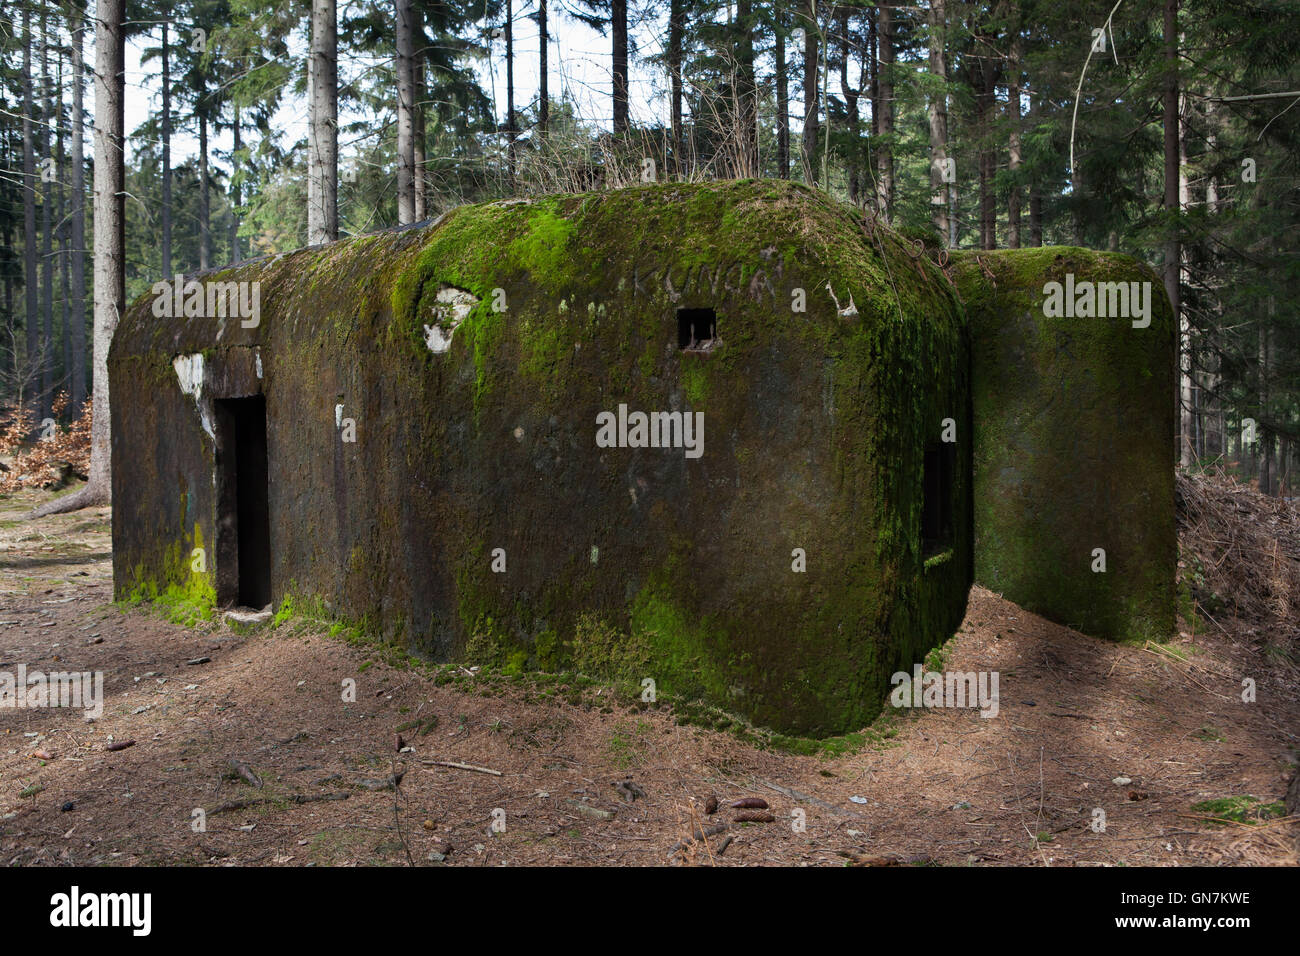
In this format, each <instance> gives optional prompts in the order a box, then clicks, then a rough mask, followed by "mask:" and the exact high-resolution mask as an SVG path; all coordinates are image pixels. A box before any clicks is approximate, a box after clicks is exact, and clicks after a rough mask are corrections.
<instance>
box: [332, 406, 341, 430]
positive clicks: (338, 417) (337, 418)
mask: <svg viewBox="0 0 1300 956" xmlns="http://www.w3.org/2000/svg"><path fill="white" fill-rule="evenodd" d="M334 427H335V428H342V427H343V406H342V405H335V406H334Z"/></svg>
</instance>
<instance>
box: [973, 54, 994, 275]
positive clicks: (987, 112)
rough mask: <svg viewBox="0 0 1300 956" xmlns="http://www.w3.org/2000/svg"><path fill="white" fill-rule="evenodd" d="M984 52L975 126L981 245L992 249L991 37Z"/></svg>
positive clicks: (976, 103)
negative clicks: (977, 144) (977, 143)
mask: <svg viewBox="0 0 1300 956" xmlns="http://www.w3.org/2000/svg"><path fill="white" fill-rule="evenodd" d="M983 45H984V46H985V49H986V52H985V53H984V54H983V55H982V56H980V57H979V60H978V62H979V88H978V89H977V90H976V91H975V109H976V113H977V115H978V121H977V124H976V129H977V131H978V135H979V140H980V146H979V188H980V192H979V218H980V248H981V249H995V248H997V244H998V235H997V206H996V205H995V203H994V199H995V197H994V193H993V180H994V176H995V175H996V173H997V154H996V152H995V151H994V146H993V129H992V127H993V111H994V108H995V105H996V102H997V70H996V68H995V65H994V62H993V59H992V53H991V48H992V38H986V39H985V40H984V44H983Z"/></svg>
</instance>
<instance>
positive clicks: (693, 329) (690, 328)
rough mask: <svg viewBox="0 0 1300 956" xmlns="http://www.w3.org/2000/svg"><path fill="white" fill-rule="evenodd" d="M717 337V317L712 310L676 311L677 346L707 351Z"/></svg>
mask: <svg viewBox="0 0 1300 956" xmlns="http://www.w3.org/2000/svg"><path fill="white" fill-rule="evenodd" d="M717 337H718V317H717V315H716V314H715V313H714V311H713V310H712V309H678V310H677V346H678V348H682V349H707V348H708V347H709V346H711V345H712V344H713V340H714V339H716V338H717Z"/></svg>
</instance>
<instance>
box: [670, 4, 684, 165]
mask: <svg viewBox="0 0 1300 956" xmlns="http://www.w3.org/2000/svg"><path fill="white" fill-rule="evenodd" d="M685 32H686V0H671V4H670V6H669V8H668V82H669V85H670V88H671V89H670V93H669V97H670V99H671V105H670V110H671V116H670V119H669V127H670V128H669V135H670V136H671V137H672V141H673V142H672V167H671V168H672V172H673V174H674V175H676V176H680V175H681V174H682V172H683V171H684V170H685V169H686V162H685V160H686V155H685V153H686V143H685V140H684V139H683V137H682V37H683V34H684V33H685Z"/></svg>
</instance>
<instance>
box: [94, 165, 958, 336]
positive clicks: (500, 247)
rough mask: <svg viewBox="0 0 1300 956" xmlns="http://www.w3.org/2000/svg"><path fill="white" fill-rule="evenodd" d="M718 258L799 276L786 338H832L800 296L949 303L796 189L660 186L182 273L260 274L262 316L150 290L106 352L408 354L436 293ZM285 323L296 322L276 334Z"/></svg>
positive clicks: (886, 246) (890, 305)
mask: <svg viewBox="0 0 1300 956" xmlns="http://www.w3.org/2000/svg"><path fill="white" fill-rule="evenodd" d="M723 262H726V263H732V264H735V263H740V265H739V266H738V267H735V269H734V272H733V273H732V275H733V276H734V277H735V278H737V279H738V281H739V282H740V283H749V282H751V281H754V278H755V274H756V273H757V272H759V271H760V270H765V269H766V270H768V271H770V267H778V268H779V269H780V270H781V272H783V273H784V274H785V275H786V276H787V278H788V277H789V276H792V275H794V276H798V277H800V279H801V285H802V287H803V288H804V289H805V291H806V295H807V297H808V299H809V306H808V310H807V313H806V314H800V315H799V321H798V322H797V323H792V326H793V329H792V330H793V331H795V332H796V333H799V334H809V333H812V334H816V333H817V332H819V331H821V332H827V331H833V329H834V327H835V323H834V322H833V319H834V310H822V309H818V308H817V307H816V306H815V304H814V300H815V299H821V300H822V301H823V302H825V303H830V302H831V301H832V300H831V296H830V295H829V294H828V293H829V291H831V290H833V293H834V298H835V300H837V301H838V303H839V304H840V306H842V307H844V308H848V306H849V303H850V302H852V303H853V305H854V307H855V308H856V310H857V315H856V316H855V320H856V321H857V322H883V321H885V320H886V319H889V320H892V321H903V322H907V321H913V322H915V321H924V319H925V316H926V315H927V313H928V312H930V310H932V309H934V308H935V307H939V308H941V309H944V310H945V311H947V310H948V309H950V308H952V304H951V303H952V302H953V301H954V293H953V291H952V288H951V286H950V284H949V283H948V282H947V281H946V280H945V279H944V276H943V274H942V273H941V272H940V271H939V270H938V269H937V268H934V267H933V266H932V265H931V264H930V263H929V261H928V260H927V259H925V258H924V256H923V249H922V248H921V247H920V244H919V243H916V242H908V241H907V240H905V239H903V238H901V237H899V236H898V235H897V234H895V233H894V232H892V231H891V230H889V229H887V228H882V227H880V226H877V225H875V224H873V222H872V221H871V220H869V219H868V218H866V217H864V216H863V215H862V214H861V213H860V212H859V211H857V210H855V209H853V208H852V207H849V206H845V205H843V204H840V203H837V202H835V201H834V200H831V199H829V198H828V197H826V196H825V195H824V194H822V193H819V192H816V191H813V190H811V189H808V188H807V187H805V186H803V185H800V184H796V183H789V182H785V181H781V180H740V181H731V182H714V183H691V184H683V183H665V184H652V185H645V186H637V187H629V188H626V189H620V190H612V191H608V192H596V193H580V194H560V195H553V196H546V197H542V198H538V199H532V200H506V201H501V202H493V203H483V204H478V205H471V206H461V207H458V208H456V209H453V210H451V211H450V212H448V213H447V214H445V215H444V216H442V217H441V218H439V219H438V220H436V221H434V222H433V223H431V224H428V225H421V226H416V227H414V228H403V229H398V230H391V231H386V232H380V233H375V234H371V235H366V236H359V237H355V238H349V239H343V240H340V241H338V242H334V243H329V244H327V245H323V246H312V247H307V248H304V249H299V250H296V251H294V252H290V253H284V254H281V255H277V256H272V257H264V258H261V259H253V260H248V261H246V262H243V263H240V264H238V265H235V266H231V267H228V268H224V269H218V270H212V271H209V272H207V273H204V274H201V275H195V276H188V277H187V279H191V278H198V279H202V280H207V281H211V282H240V281H253V280H258V281H259V283H260V287H261V288H260V295H261V301H260V310H261V313H262V315H263V316H274V317H276V318H275V320H274V321H271V322H263V323H261V324H260V325H259V326H257V327H255V328H245V327H242V326H241V325H240V324H239V323H238V322H236V321H233V320H231V319H226V320H225V321H224V323H222V324H221V325H220V326H219V327H218V329H217V330H216V332H214V329H213V323H214V322H220V320H219V319H216V318H214V317H206V316H189V317H187V316H184V315H178V316H166V317H160V316H158V315H156V314H155V313H154V311H153V309H152V308H151V306H152V304H153V302H154V300H155V298H156V296H155V295H154V294H153V293H152V292H150V293H145V294H144V295H142V296H140V297H139V298H138V299H137V300H136V301H135V302H134V303H133V304H132V305H131V307H130V308H129V309H128V311H127V314H126V315H125V316H124V317H123V320H122V322H121V324H120V326H119V328H118V330H117V333H116V334H115V336H114V341H113V350H114V352H115V353H117V354H119V355H126V354H145V353H149V352H155V353H156V352H165V353H170V354H173V355H175V354H181V353H187V352H202V351H205V350H207V349H211V348H222V347H230V346H237V345H267V344H270V343H271V342H273V341H274V340H275V339H276V337H277V335H278V334H279V333H280V332H289V333H290V334H292V335H294V336H295V337H297V336H300V335H306V336H307V337H318V336H320V335H321V334H322V333H324V334H327V335H328V334H330V333H334V334H338V333H342V334H345V335H348V336H349V337H353V336H357V335H360V336H361V337H362V341H365V340H370V341H373V342H374V343H376V344H380V343H384V342H388V343H394V344H395V343H397V342H400V343H402V345H403V346H405V347H409V348H417V349H422V348H423V334H422V323H423V322H424V321H426V320H427V318H428V314H427V308H426V306H427V305H428V303H429V301H431V300H432V297H433V296H434V295H436V293H437V291H438V289H439V288H440V287H442V286H454V287H457V288H461V289H465V290H467V291H469V292H471V293H473V294H474V295H475V296H476V297H478V298H479V299H481V300H483V301H482V302H481V303H480V305H479V307H478V308H479V309H482V310H484V311H486V310H487V309H489V308H490V307H491V302H490V297H491V294H492V291H493V290H494V289H497V288H501V287H504V286H507V285H510V284H512V283H514V282H518V281H520V280H521V279H522V280H524V281H526V282H528V283H529V284H530V285H531V286H532V287H534V288H536V289H538V290H540V291H544V292H548V293H550V294H552V295H553V296H554V297H555V298H556V299H557V300H559V299H561V298H571V299H576V300H578V301H579V302H582V303H585V302H586V301H587V300H590V299H600V300H608V299H610V298H613V297H614V295H615V294H617V293H618V292H619V291H620V289H621V285H620V284H625V283H629V282H631V281H633V279H632V277H633V275H634V273H635V271H636V270H637V268H638V267H640V268H642V269H643V270H646V271H648V270H651V269H653V268H656V267H660V268H664V267H666V268H669V269H670V270H672V269H679V268H680V269H682V270H683V272H685V271H686V270H689V269H691V268H693V267H708V266H709V265H710V264H716V263H723ZM918 279H919V281H918ZM348 280H351V281H348ZM828 284H829V287H830V289H829V290H828ZM342 290H347V294H346V295H343V294H341V292H342ZM776 291H777V292H778V293H784V292H785V291H786V290H784V289H781V288H779V287H778V288H777V290H776ZM289 316H291V317H293V318H294V321H292V322H291V324H290V328H288V329H286V328H285V323H286V317H289ZM303 319H309V320H310V321H301V320H303ZM819 338H821V344H823V345H825V344H827V340H826V338H825V337H824V336H819ZM354 341H355V339H354Z"/></svg>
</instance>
